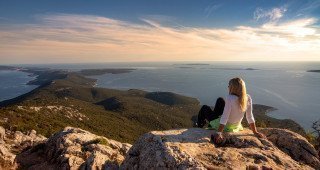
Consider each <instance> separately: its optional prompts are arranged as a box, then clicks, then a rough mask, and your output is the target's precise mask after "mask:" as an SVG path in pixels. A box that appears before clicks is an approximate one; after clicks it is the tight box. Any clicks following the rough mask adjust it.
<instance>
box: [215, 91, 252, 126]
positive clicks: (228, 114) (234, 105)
mask: <svg viewBox="0 0 320 170" xmlns="http://www.w3.org/2000/svg"><path fill="white" fill-rule="evenodd" d="M247 96H248V102H247V109H246V111H245V113H246V118H247V121H248V123H253V122H254V118H253V114H252V99H251V97H250V95H247ZM225 101H226V104H225V107H224V111H223V114H222V116H221V119H220V123H221V124H224V125H226V124H238V123H241V121H242V119H243V116H244V112H242V111H241V108H240V104H239V100H238V96H236V95H232V94H230V95H228V96H227V97H226V100H225Z"/></svg>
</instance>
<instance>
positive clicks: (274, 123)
mask: <svg viewBox="0 0 320 170" xmlns="http://www.w3.org/2000/svg"><path fill="white" fill-rule="evenodd" d="M21 71H25V72H28V73H32V74H34V75H36V76H37V77H36V79H35V80H33V81H31V82H29V84H38V85H39V87H37V88H36V89H34V90H32V91H30V92H28V93H25V94H23V95H21V96H18V97H16V98H13V99H9V100H5V101H2V102H0V107H3V108H5V107H7V106H12V105H13V106H14V105H17V103H25V100H29V97H30V96H34V95H38V93H39V91H48V89H49V91H54V93H56V91H58V90H60V89H66V87H68V88H70V87H71V88H79V89H80V93H81V91H85V90H86V89H88V88H89V89H92V90H94V91H95V89H99V90H102V91H103V90H106V91H116V93H119V94H120V93H121V94H122V93H127V92H128V91H130V90H128V91H126V90H117V89H107V88H100V87H96V86H97V80H96V79H93V78H89V77H86V75H83V74H81V72H68V71H65V70H51V69H41V70H39V69H36V68H33V69H21ZM88 71H89V73H90V76H91V75H92V74H93V73H96V74H97V75H101V73H102V72H103V73H104V74H108V73H109V74H121V73H127V72H128V71H129V69H101V70H100V71H99V70H97V69H93V70H92V71H90V70H87V71H86V72H88ZM130 71H133V70H132V69H131V70H130ZM92 90H91V91H92ZM62 91H65V90H62ZM132 91H138V92H139V93H141V94H147V93H149V94H155V93H157V92H146V91H143V90H132ZM66 92H67V91H66ZM68 93H70V92H68ZM77 93H79V92H77ZM101 94H103V93H101ZM101 94H100V93H96V94H94V95H101ZM160 94H161V95H162V96H161V97H162V98H161V99H155V101H156V102H160V103H161V102H163V101H170V102H169V104H172V103H173V105H175V104H188V102H189V99H188V100H186V101H184V100H185V99H187V98H190V97H187V96H184V95H178V94H175V93H171V92H161V93H160ZM59 95H62V96H65V95H66V94H64V93H63V94H59ZM72 95H76V97H78V96H77V94H72ZM177 96H178V97H177ZM152 97H154V95H153V96H152ZM152 97H151V99H152ZM36 98H39V97H36ZM65 98H70V97H69V96H68V97H65ZM170 98H175V100H171V99H170ZM80 99H81V101H86V100H88V99H86V97H81V98H80ZM41 100H43V99H41ZM59 100H60V99H59ZM194 100H195V101H196V103H200V102H199V99H197V98H194ZM181 101H184V102H181ZM96 102H99V101H96ZM108 102H111V103H114V104H115V106H107V108H108V107H110V108H113V107H115V108H117V107H118V106H117V105H119V108H121V107H123V106H122V105H123V103H122V101H121V100H119V99H116V100H114V99H112V100H108ZM191 103H192V102H191ZM44 104H46V103H44ZM48 104H49V103H48ZM102 104H105V103H103V102H102ZM162 104H168V103H166V102H164V103H162ZM32 107H33V106H32ZM90 107H91V106H90ZM157 107H158V106H157ZM199 107H200V105H199V106H194V107H193V108H192V109H191V110H193V116H194V115H195V114H196V113H197V112H198V110H197V109H199ZM136 109H138V110H139V108H136ZM274 110H276V108H273V107H270V106H266V105H261V104H254V114H255V118H256V120H257V122H256V124H257V126H259V127H276V128H286V129H290V130H292V131H295V132H297V133H299V134H301V135H303V136H305V131H304V129H303V128H302V127H301V126H300V125H299V124H298V123H296V122H294V121H293V120H290V119H284V120H280V119H276V118H272V117H270V116H268V115H267V113H268V112H271V111H274ZM191 119H192V118H190V120H191ZM243 124H244V126H247V124H246V121H243ZM189 125H190V124H189ZM189 125H188V126H189Z"/></svg>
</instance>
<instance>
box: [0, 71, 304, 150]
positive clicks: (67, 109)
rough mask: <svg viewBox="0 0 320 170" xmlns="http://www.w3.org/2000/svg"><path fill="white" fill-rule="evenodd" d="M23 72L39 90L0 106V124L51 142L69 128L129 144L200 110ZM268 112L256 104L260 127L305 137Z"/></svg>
mask: <svg viewBox="0 0 320 170" xmlns="http://www.w3.org/2000/svg"><path fill="white" fill-rule="evenodd" d="M24 71H26V70H24ZM26 72H30V73H33V74H36V75H38V78H37V80H35V81H34V83H36V84H38V83H39V84H40V85H41V86H40V87H39V88H37V89H35V90H33V91H31V92H29V93H27V94H24V95H22V96H19V97H17V98H14V99H11V100H8V101H4V102H0V125H1V126H4V127H5V128H6V129H10V130H20V131H28V130H31V129H35V130H36V131H37V132H38V133H40V134H43V135H45V136H47V137H49V136H50V135H52V134H53V133H55V132H57V131H59V130H62V129H63V128H64V127H66V126H73V127H79V128H82V129H85V130H88V131H90V132H92V133H95V134H97V135H101V136H105V137H107V138H110V139H114V140H117V141H120V142H128V143H133V142H134V141H135V140H136V139H137V138H138V137H139V136H140V135H142V134H144V133H146V132H149V131H153V130H167V129H175V128H189V127H192V126H193V121H195V120H196V115H197V113H198V111H199V109H200V105H199V101H198V100H197V99H195V98H191V97H186V96H182V95H178V94H175V93H170V92H145V91H141V90H135V89H131V90H127V91H121V90H114V89H105V88H95V87H93V85H94V84H95V81H96V80H95V79H92V78H87V77H84V76H83V75H81V74H80V73H74V72H66V71H57V70H55V71H53V70H46V69H44V70H37V69H29V70H28V71H26ZM270 109H273V108H271V107H268V106H263V105H254V114H255V119H256V122H257V125H258V126H260V127H278V128H286V129H290V130H292V131H295V132H298V133H300V134H302V135H304V136H305V132H304V130H303V129H302V128H301V126H299V125H298V124H297V123H295V122H294V121H292V120H278V119H274V118H271V117H268V116H267V115H265V113H266V111H267V110H270ZM243 122H244V125H245V126H247V125H246V121H243ZM98 143H101V144H104V143H106V141H103V140H101V141H98Z"/></svg>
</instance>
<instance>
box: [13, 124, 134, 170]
mask: <svg viewBox="0 0 320 170" xmlns="http://www.w3.org/2000/svg"><path fill="white" fill-rule="evenodd" d="M130 147H131V145H130V144H126V143H120V142H117V141H114V140H111V139H107V138H105V137H103V136H97V135H95V134H92V133H90V132H88V131H85V130H82V129H79V128H73V127H66V128H65V129H64V130H63V131H60V132H58V133H56V134H54V135H53V136H52V137H50V138H49V139H48V141H47V142H46V143H43V144H40V145H37V146H35V147H33V148H31V149H29V150H26V151H24V152H22V153H21V154H19V155H18V156H17V162H18V164H19V167H20V168H23V169H104V168H114V169H118V168H119V165H120V164H121V163H122V161H123V160H124V156H125V155H126V153H127V152H128V150H129V148H130Z"/></svg>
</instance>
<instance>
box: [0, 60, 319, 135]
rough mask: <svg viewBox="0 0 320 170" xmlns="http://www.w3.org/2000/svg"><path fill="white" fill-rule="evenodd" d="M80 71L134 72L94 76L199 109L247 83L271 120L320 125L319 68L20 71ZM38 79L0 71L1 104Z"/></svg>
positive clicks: (159, 66)
mask: <svg viewBox="0 0 320 170" xmlns="http://www.w3.org/2000/svg"><path fill="white" fill-rule="evenodd" d="M20 66H23V67H47V68H52V69H66V70H70V71H78V70H81V69H99V68H134V69H136V70H134V71H132V72H130V73H123V74H104V75H98V76H91V77H92V78H96V79H97V86H98V87H105V88H112V89H120V90H128V89H142V90H146V91H169V92H174V93H178V94H182V95H186V96H190V97H194V98H197V99H198V100H199V101H200V103H201V104H206V105H214V103H215V100H216V98H218V97H224V96H226V95H227V94H228V81H229V80H230V79H231V78H233V77H241V78H243V79H244V80H245V82H246V85H247V91H248V93H249V94H250V95H251V97H252V99H253V103H256V104H263V105H268V106H272V107H274V108H276V109H277V110H275V111H272V112H269V113H268V115H269V116H271V117H275V118H278V119H292V120H294V121H296V122H297V123H299V124H300V125H301V126H303V127H304V128H305V129H306V130H307V131H311V125H312V123H313V122H314V121H316V120H319V119H320V73H314V72H307V70H317V69H318V70H320V62H175V63H169V62H161V63H159V62H157V63H152V62H149V63H99V64H55V65H20ZM32 79H34V77H30V76H29V75H28V74H26V73H23V72H19V71H0V100H6V99H10V98H13V97H16V96H18V95H21V94H23V93H26V92H28V91H30V90H32V89H34V88H35V87H36V86H29V85H26V83H27V82H28V81H30V80H32Z"/></svg>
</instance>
